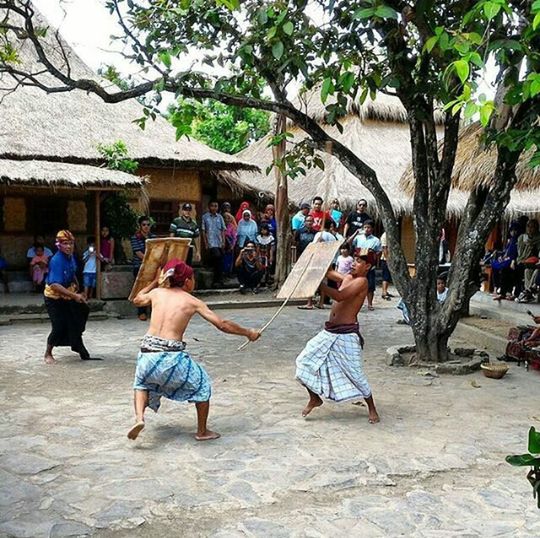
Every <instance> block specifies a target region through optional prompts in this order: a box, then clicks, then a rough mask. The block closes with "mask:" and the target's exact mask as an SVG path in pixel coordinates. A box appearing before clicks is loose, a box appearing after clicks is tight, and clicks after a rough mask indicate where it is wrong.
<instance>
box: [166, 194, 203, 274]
mask: <svg viewBox="0 0 540 538" xmlns="http://www.w3.org/2000/svg"><path fill="white" fill-rule="evenodd" d="M192 210H193V207H192V206H191V204H190V203H187V202H186V203H185V204H182V209H181V210H180V216H178V217H176V218H175V219H174V220H173V221H172V222H171V225H170V227H169V236H170V237H181V238H184V239H189V240H190V243H189V249H188V255H187V259H186V263H187V264H188V265H189V266H191V264H192V262H193V253H194V251H195V242H194V239H196V238H197V237H199V234H200V232H199V225H198V224H197V221H196V220H195V219H194V218H193V217H192V216H191V211H192Z"/></svg>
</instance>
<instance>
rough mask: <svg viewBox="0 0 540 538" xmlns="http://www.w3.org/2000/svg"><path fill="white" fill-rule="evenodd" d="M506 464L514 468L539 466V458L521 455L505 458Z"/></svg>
mask: <svg viewBox="0 0 540 538" xmlns="http://www.w3.org/2000/svg"><path fill="white" fill-rule="evenodd" d="M505 460H506V462H507V463H509V464H510V465H513V466H514V467H529V466H534V465H540V458H535V457H534V456H533V455H532V454H521V455H516V456H506V458H505Z"/></svg>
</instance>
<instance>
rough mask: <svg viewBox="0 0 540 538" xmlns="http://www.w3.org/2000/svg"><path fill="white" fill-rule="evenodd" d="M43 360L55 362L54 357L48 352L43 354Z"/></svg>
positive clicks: (46, 362) (48, 362) (49, 362)
mask: <svg viewBox="0 0 540 538" xmlns="http://www.w3.org/2000/svg"><path fill="white" fill-rule="evenodd" d="M44 360H45V364H56V359H55V358H54V357H53V356H52V355H51V354H50V353H48V354H47V355H45V357H44Z"/></svg>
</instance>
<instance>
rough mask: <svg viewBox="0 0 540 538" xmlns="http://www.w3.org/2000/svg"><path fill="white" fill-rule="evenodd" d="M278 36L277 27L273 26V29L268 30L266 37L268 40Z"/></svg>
mask: <svg viewBox="0 0 540 538" xmlns="http://www.w3.org/2000/svg"><path fill="white" fill-rule="evenodd" d="M276 34H277V26H272V28H270V29H269V30H268V33H267V34H266V37H267V38H268V39H272V38H273V37H275V35H276Z"/></svg>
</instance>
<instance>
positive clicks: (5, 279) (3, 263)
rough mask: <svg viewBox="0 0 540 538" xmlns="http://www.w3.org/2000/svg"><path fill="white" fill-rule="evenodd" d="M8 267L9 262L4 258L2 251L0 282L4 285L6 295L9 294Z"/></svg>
mask: <svg viewBox="0 0 540 538" xmlns="http://www.w3.org/2000/svg"><path fill="white" fill-rule="evenodd" d="M7 267H8V264H7V261H6V259H5V258H4V257H3V256H2V251H1V250H0V280H1V281H2V283H3V284H4V293H9V286H8V276H7Z"/></svg>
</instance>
